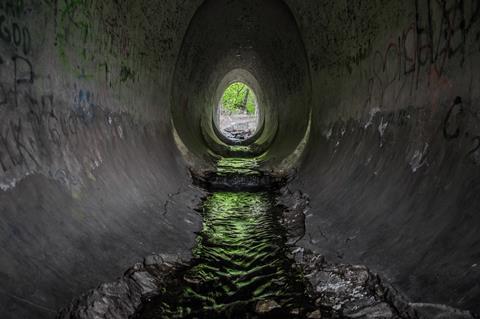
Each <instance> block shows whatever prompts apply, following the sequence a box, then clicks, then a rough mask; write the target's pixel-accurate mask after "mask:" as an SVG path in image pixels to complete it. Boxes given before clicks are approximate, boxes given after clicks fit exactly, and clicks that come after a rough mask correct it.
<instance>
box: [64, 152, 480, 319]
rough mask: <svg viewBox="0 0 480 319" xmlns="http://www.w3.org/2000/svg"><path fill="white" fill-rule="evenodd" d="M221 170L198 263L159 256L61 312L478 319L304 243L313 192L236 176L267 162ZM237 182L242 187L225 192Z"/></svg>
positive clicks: (206, 318)
mask: <svg viewBox="0 0 480 319" xmlns="http://www.w3.org/2000/svg"><path fill="white" fill-rule="evenodd" d="M216 174H218V175H221V176H226V177H227V179H225V180H224V181H225V184H224V185H222V187H221V188H220V189H217V188H215V187H214V186H212V185H210V188H209V192H210V193H209V194H208V195H207V197H206V198H205V200H204V203H203V205H202V209H201V210H199V211H200V212H201V215H202V218H203V229H202V231H201V232H200V233H198V237H197V244H196V246H195V247H194V249H193V258H192V259H191V260H189V261H184V260H181V259H180V258H179V257H178V256H171V255H151V256H149V257H147V258H145V259H144V261H143V263H139V264H137V265H135V266H134V267H133V268H131V269H129V270H128V271H127V272H126V273H125V275H124V276H123V277H122V278H120V279H119V280H117V281H116V282H114V283H111V284H102V285H101V286H100V287H99V288H97V289H96V290H93V291H91V292H89V293H87V294H86V295H84V296H82V297H80V298H78V299H77V300H75V301H74V302H72V304H71V305H70V306H69V307H68V308H66V309H64V310H62V311H61V313H60V314H59V317H58V318H59V319H99V318H101V319H127V318H133V319H157V318H166V319H168V318H191V319H194V318H199V319H215V318H218V319H230V318H233V319H235V318H238V319H243V318H249V319H262V318H272V319H273V318H280V319H281V318H309V319H315V318H325V319H336V318H338V319H341V318H348V319H354V318H359V319H436V318H437V319H440V318H450V319H473V318H477V317H475V316H474V315H472V314H471V313H469V312H463V311H460V310H457V309H453V308H450V307H447V306H443V305H433V304H423V303H412V302H410V301H409V300H408V298H407V297H406V296H404V295H403V294H401V293H400V292H399V291H397V290H396V289H395V288H393V287H392V286H391V285H389V284H388V283H385V282H384V281H383V280H382V279H381V278H380V276H378V275H376V274H374V273H372V272H371V271H370V270H369V269H368V268H367V267H365V266H361V265H349V264H333V263H329V262H328V261H326V259H325V258H324V256H322V255H320V254H316V253H313V252H311V251H308V250H306V249H304V248H303V247H298V246H296V245H295V244H296V243H297V242H298V240H299V239H301V238H302V237H303V236H304V234H305V214H306V213H307V212H308V210H309V209H310V207H309V198H308V196H307V195H306V194H303V193H302V192H300V191H298V190H297V191H291V190H290V189H289V188H288V187H282V188H281V189H278V188H270V189H268V192H266V191H265V189H263V190H262V189H260V190H257V191H251V190H250V189H251V180H250V181H247V182H245V183H243V181H245V179H239V178H235V177H233V176H234V175H240V176H243V177H244V178H249V177H251V176H257V174H265V172H262V171H261V169H260V168H259V165H258V163H257V161H255V160H253V159H222V160H220V161H219V163H218V167H217V172H216ZM228 178H230V182H231V183H234V187H233V188H234V190H233V191H232V190H227V191H226V190H224V188H225V187H227V186H228V181H229V179H228ZM242 186H244V187H246V188H247V191H245V190H241V187H242ZM239 189H240V190H239Z"/></svg>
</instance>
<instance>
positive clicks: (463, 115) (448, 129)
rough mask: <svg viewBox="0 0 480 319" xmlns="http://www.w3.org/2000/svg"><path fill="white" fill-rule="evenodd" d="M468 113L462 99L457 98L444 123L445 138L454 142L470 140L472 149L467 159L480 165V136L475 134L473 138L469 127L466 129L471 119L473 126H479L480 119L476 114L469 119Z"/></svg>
mask: <svg viewBox="0 0 480 319" xmlns="http://www.w3.org/2000/svg"><path fill="white" fill-rule="evenodd" d="M468 113H469V112H468V109H467V108H466V107H465V106H464V103H463V101H462V98H461V97H459V96H457V97H456V98H455V100H454V102H453V104H452V105H451V106H450V108H449V110H448V112H447V114H446V116H445V119H444V121H443V137H444V138H445V139H446V140H454V139H458V138H460V137H462V136H465V137H466V138H469V140H470V142H471V143H472V147H471V149H470V150H469V151H468V153H467V154H466V157H467V158H471V159H473V160H474V162H475V163H476V164H480V162H478V160H477V151H478V150H480V135H474V134H473V137H472V134H471V132H470V131H469V129H468V126H467V127H465V126H466V125H468V124H466V122H467V120H468V119H469V118H470V119H473V120H474V122H475V123H474V124H473V125H475V126H478V125H479V123H480V119H479V118H478V116H474V114H470V115H472V116H469V117H467V115H469V114H468ZM479 160H480V158H479Z"/></svg>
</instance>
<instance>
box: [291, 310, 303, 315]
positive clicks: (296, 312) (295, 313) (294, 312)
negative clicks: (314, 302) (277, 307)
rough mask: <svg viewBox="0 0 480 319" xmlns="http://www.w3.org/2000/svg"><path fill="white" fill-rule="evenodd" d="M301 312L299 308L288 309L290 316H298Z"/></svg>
mask: <svg viewBox="0 0 480 319" xmlns="http://www.w3.org/2000/svg"><path fill="white" fill-rule="evenodd" d="M301 313H302V310H301V309H300V308H294V309H292V310H290V314H291V315H292V316H299V315H300V314H301Z"/></svg>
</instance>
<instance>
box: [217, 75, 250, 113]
mask: <svg viewBox="0 0 480 319" xmlns="http://www.w3.org/2000/svg"><path fill="white" fill-rule="evenodd" d="M256 99H257V98H256V96H255V93H253V91H252V90H251V89H250V88H249V87H248V86H247V85H245V84H244V83H241V82H235V83H232V84H231V85H230V86H229V87H228V88H227V89H226V90H225V92H224V93H223V96H222V101H221V105H222V106H223V108H225V109H226V110H228V111H230V112H232V113H240V112H243V111H246V112H247V113H248V114H251V115H253V114H255V107H256V104H257V100H256Z"/></svg>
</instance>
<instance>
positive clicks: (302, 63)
mask: <svg viewBox="0 0 480 319" xmlns="http://www.w3.org/2000/svg"><path fill="white" fill-rule="evenodd" d="M237 69H238V70H243V71H244V72H248V73H250V75H251V76H252V77H253V78H254V79H255V80H256V81H252V83H257V82H258V86H259V87H253V89H254V91H257V94H260V96H259V98H260V102H261V103H262V104H261V105H260V106H259V107H261V108H262V109H263V111H264V112H265V129H264V130H263V131H262V134H260V136H259V138H258V140H257V141H255V144H256V146H257V147H258V149H260V150H262V151H265V150H266V148H267V147H268V149H269V151H268V156H267V158H268V160H269V161H270V162H272V163H273V162H278V161H279V160H280V159H282V158H284V157H286V156H288V155H289V154H290V153H291V152H293V151H294V150H295V148H296V146H297V145H298V144H299V143H300V142H301V140H302V138H303V137H304V135H305V131H306V129H307V125H308V120H309V113H310V96H311V87H310V82H311V81H310V74H309V67H308V61H307V58H306V54H305V50H304V45H303V42H302V39H301V36H300V33H299V30H298V28H297V25H296V21H295V19H294V17H293V16H292V13H291V12H290V10H289V8H288V7H287V6H286V5H285V4H284V3H283V2H282V1H278V0H265V1H261V2H259V1H254V0H241V1H240V0H233V1H211V0H207V1H204V2H203V4H202V6H201V7H200V8H199V9H198V10H197V12H196V14H195V15H194V17H193V18H192V20H191V22H190V26H189V28H188V31H187V33H186V35H185V38H184V42H183V45H182V49H181V51H180V53H179V58H178V61H177V64H176V71H175V77H174V79H173V83H172V86H173V89H172V104H174V105H175V106H176V107H175V108H173V109H172V111H173V114H172V115H173V122H174V126H175V128H176V130H177V132H178V135H179V137H180V139H182V141H183V143H184V144H185V145H186V146H187V147H188V148H189V150H190V151H191V152H192V153H193V154H194V155H195V156H196V157H197V165H198V162H199V161H198V159H203V158H204V157H206V154H208V152H207V151H208V147H210V148H211V149H213V150H214V151H216V152H217V153H219V154H220V155H225V154H222V148H221V147H222V146H224V145H221V144H222V141H221V140H220V139H219V138H218V137H216V136H215V133H214V130H213V128H212V120H213V114H214V112H213V110H214V109H215V105H214V104H215V102H217V101H218V100H217V101H216V100H215V97H216V96H217V91H218V88H219V86H220V85H222V81H223V80H224V79H225V77H226V76H227V75H228V74H229V73H230V72H231V71H232V70H237ZM206 140H207V142H208V141H209V140H210V141H211V142H210V143H209V144H206V142H205V141H206ZM214 143H216V144H218V145H217V146H219V147H216V145H214ZM258 153H261V152H258ZM258 153H257V154H256V155H259V154H258ZM272 165H273V164H272ZM194 169H195V167H194ZM197 170H198V169H197Z"/></svg>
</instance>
